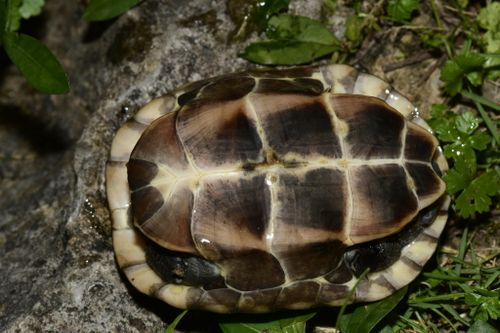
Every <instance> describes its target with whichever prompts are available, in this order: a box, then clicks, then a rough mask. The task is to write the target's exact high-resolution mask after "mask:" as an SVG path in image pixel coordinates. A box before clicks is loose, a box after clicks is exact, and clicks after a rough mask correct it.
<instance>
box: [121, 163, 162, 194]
mask: <svg viewBox="0 0 500 333" xmlns="http://www.w3.org/2000/svg"><path fill="white" fill-rule="evenodd" d="M157 173H158V166H157V165H156V164H155V163H152V162H149V161H144V160H137V159H130V160H129V161H128V163H127V175H128V184H129V187H130V190H131V191H135V190H137V189H139V188H141V187H144V186H146V185H149V183H150V182H151V180H153V178H154V177H155V176H156V174H157Z"/></svg>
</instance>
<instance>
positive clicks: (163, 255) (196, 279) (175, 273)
mask: <svg viewBox="0 0 500 333" xmlns="http://www.w3.org/2000/svg"><path fill="white" fill-rule="evenodd" d="M146 262H147V263H148V265H149V266H150V267H151V268H152V269H153V270H154V271H155V272H156V274H158V275H159V276H160V277H161V278H162V279H163V280H164V281H165V282H168V283H174V284H180V285H187V286H194V287H202V288H204V289H214V288H226V285H225V283H224V278H223V277H222V276H221V272H220V269H219V267H218V266H217V265H215V264H214V263H211V262H209V261H208V260H206V259H203V258H200V257H198V256H195V255H192V254H187V253H181V252H175V251H170V250H167V249H165V248H162V247H160V246H158V245H157V244H154V243H153V242H152V241H150V240H147V241H146Z"/></svg>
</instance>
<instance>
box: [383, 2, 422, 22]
mask: <svg viewBox="0 0 500 333" xmlns="http://www.w3.org/2000/svg"><path fill="white" fill-rule="evenodd" d="M419 5H420V1H419V0H389V2H388V3H387V7H386V11H387V14H388V15H389V17H390V18H391V19H393V20H395V21H408V20H409V19H410V18H411V14H412V13H413V12H414V11H415V10H417V9H418V6H419Z"/></svg>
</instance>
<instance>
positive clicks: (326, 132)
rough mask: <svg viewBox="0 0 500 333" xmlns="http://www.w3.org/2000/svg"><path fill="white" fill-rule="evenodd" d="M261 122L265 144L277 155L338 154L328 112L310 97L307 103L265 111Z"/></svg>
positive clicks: (332, 155) (338, 150) (330, 155)
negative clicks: (264, 134) (265, 138)
mask: <svg viewBox="0 0 500 333" xmlns="http://www.w3.org/2000/svg"><path fill="white" fill-rule="evenodd" d="M262 126H263V127H264V131H265V132H266V137H267V140H268V142H269V146H270V147H271V149H273V150H274V151H275V152H276V153H277V154H278V155H281V156H283V155H285V154H287V153H297V154H300V155H304V156H309V155H313V154H320V155H322V156H325V157H329V158H338V157H341V150H340V144H339V140H338V138H337V136H336V135H335V131H334V127H333V124H332V122H331V118H330V114H329V113H328V111H327V109H326V108H325V106H324V105H323V103H321V101H319V100H313V99H311V101H310V103H307V104H301V105H294V106H290V107H289V108H287V109H284V110H279V111H275V112H272V113H269V114H268V115H266V116H265V119H264V121H263V122H262Z"/></svg>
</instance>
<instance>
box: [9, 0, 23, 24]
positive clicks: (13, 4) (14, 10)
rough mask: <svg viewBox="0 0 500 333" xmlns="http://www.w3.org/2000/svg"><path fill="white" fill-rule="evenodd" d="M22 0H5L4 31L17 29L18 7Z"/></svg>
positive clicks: (19, 15)
mask: <svg viewBox="0 0 500 333" xmlns="http://www.w3.org/2000/svg"><path fill="white" fill-rule="evenodd" d="M21 1H22V0H10V1H7V8H6V21H5V31H11V32H13V31H17V30H19V25H20V22H21V13H19V7H20V6H21Z"/></svg>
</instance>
